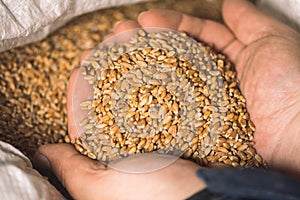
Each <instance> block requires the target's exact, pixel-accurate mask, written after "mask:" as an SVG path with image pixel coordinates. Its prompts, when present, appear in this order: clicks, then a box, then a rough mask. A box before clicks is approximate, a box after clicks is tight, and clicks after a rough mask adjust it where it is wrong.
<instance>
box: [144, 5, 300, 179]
mask: <svg viewBox="0 0 300 200" xmlns="http://www.w3.org/2000/svg"><path fill="white" fill-rule="evenodd" d="M223 18H224V21H225V24H226V25H221V24H219V23H216V22H212V21H209V20H203V19H199V18H194V17H191V16H187V15H184V14H181V13H177V12H174V11H163V10H154V11H148V12H145V13H143V14H142V15H140V17H139V24H140V25H141V26H143V27H148V26H154V27H165V28H170V29H177V30H179V31H185V32H187V33H188V34H189V35H192V36H193V37H195V38H197V39H198V40H200V41H204V42H206V43H211V44H213V45H214V47H215V48H216V49H217V50H218V51H220V52H223V53H224V54H226V55H228V57H229V58H230V59H231V61H232V62H233V63H234V64H235V66H236V70H237V73H238V79H239V81H240V87H241V90H242V93H243V94H244V95H245V97H246V100H247V109H248V111H249V113H250V117H251V119H252V120H253V122H254V124H255V125H256V132H255V142H256V145H255V147H256V148H257V150H258V152H259V153H260V154H261V155H262V157H263V158H264V159H265V160H266V161H267V163H268V164H269V166H270V167H271V168H274V169H278V170H282V171H286V172H293V173H298V175H300V155H299V152H300V35H299V33H297V32H296V31H294V30H293V29H291V28H289V27H287V26H285V25H284V24H281V23H279V22H277V21H275V20H273V19H272V18H270V17H268V16H265V15H264V14H262V13H260V12H259V11H257V10H256V9H255V7H254V6H253V5H251V4H250V3H248V2H245V1H239V0H225V1H224V4H223Z"/></svg>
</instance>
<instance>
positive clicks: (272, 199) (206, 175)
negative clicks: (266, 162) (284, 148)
mask: <svg viewBox="0 0 300 200" xmlns="http://www.w3.org/2000/svg"><path fill="white" fill-rule="evenodd" d="M197 175H198V176H199V177H200V178H202V179H203V180H204V181H205V183H206V185H207V188H206V190H204V191H200V192H199V193H198V194H195V195H193V196H192V197H191V198H189V199H199V200H200V199H205V200H210V199H211V200H212V199H213V200H217V199H218V200H227V199H236V200H238V199H253V200H254V199H257V200H260V199H261V200H262V199H264V200H300V181H299V180H296V179H292V178H291V177H287V176H284V175H282V174H279V173H276V172H272V171H269V170H265V169H250V168H247V169H245V168H213V169H201V170H198V171H197ZM201 193H202V194H201Z"/></svg>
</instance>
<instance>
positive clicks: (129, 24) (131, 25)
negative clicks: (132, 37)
mask: <svg viewBox="0 0 300 200" xmlns="http://www.w3.org/2000/svg"><path fill="white" fill-rule="evenodd" d="M140 27H141V26H140V25H139V24H138V23H137V22H136V21H134V20H126V21H121V22H120V23H117V24H116V25H115V27H114V33H115V34H118V33H121V32H124V31H129V30H132V29H136V28H140Z"/></svg>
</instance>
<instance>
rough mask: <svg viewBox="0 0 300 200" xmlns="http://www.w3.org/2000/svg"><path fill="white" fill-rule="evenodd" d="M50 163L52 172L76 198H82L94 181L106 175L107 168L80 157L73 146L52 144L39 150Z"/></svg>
mask: <svg viewBox="0 0 300 200" xmlns="http://www.w3.org/2000/svg"><path fill="white" fill-rule="evenodd" d="M38 151H39V152H40V153H41V154H42V155H44V156H45V157H46V158H47V159H48V160H49V162H50V167H51V170H52V171H53V172H54V174H55V175H56V177H57V178H58V179H59V180H60V181H61V183H62V184H63V185H64V186H65V187H66V188H67V190H68V191H69V192H70V194H71V195H72V196H73V197H74V198H75V197H77V196H79V195H80V196H82V194H78V193H79V192H80V193H83V194H84V193H85V192H87V191H89V192H93V191H92V190H88V188H87V187H88V186H89V185H90V184H93V181H94V180H95V179H97V178H100V177H101V176H102V175H105V174H106V172H107V168H106V166H105V165H103V164H101V163H100V162H98V161H94V160H91V159H89V158H87V157H86V156H83V155H80V154H79V153H78V152H77V151H76V150H75V149H74V147H72V145H69V144H50V145H44V146H42V147H40V148H39V149H38Z"/></svg>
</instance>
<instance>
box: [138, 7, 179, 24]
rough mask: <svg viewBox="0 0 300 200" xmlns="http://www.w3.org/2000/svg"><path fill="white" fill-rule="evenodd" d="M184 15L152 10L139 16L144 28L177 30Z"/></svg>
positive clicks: (163, 10) (169, 11)
mask: <svg viewBox="0 0 300 200" xmlns="http://www.w3.org/2000/svg"><path fill="white" fill-rule="evenodd" d="M181 18H182V14H181V13H179V12H176V11H172V10H165V9H152V10H149V11H144V12H142V13H141V14H140V15H139V16H138V22H139V24H140V25H141V26H142V27H162V28H170V29H177V27H178V25H179V23H180V21H181Z"/></svg>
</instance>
